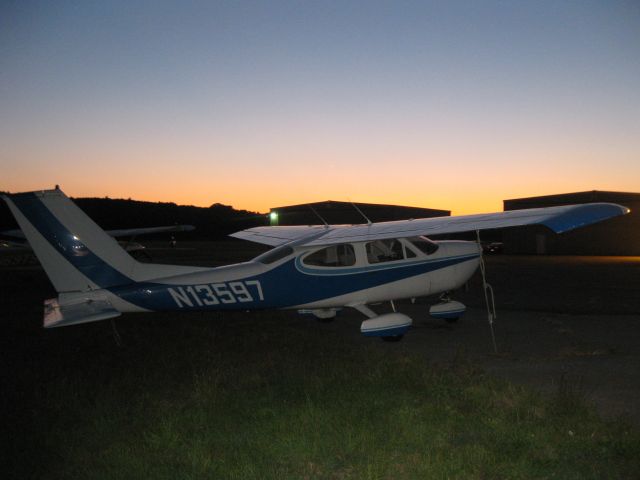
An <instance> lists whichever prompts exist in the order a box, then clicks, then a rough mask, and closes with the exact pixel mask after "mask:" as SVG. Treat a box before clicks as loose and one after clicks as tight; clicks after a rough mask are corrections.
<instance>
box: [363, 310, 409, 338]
mask: <svg viewBox="0 0 640 480" xmlns="http://www.w3.org/2000/svg"><path fill="white" fill-rule="evenodd" d="M412 324H413V321H412V320H411V318H410V317H408V316H407V315H405V314H403V313H386V314H384V315H379V316H377V317H375V318H371V319H369V320H365V321H364V322H362V325H361V326H360V332H361V333H362V334H363V335H364V336H365V337H400V336H402V335H404V334H405V333H407V330H409V328H411V325H412Z"/></svg>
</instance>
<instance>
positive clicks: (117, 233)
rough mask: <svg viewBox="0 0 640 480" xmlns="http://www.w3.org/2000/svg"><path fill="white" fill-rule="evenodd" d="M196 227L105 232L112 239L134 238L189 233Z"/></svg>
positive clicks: (144, 228)
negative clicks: (137, 236) (158, 234)
mask: <svg viewBox="0 0 640 480" xmlns="http://www.w3.org/2000/svg"><path fill="white" fill-rule="evenodd" d="M195 229H196V227H194V226H193V225H168V226H166V227H143V228H128V229H121V230H107V231H106V232H107V233H108V234H109V235H111V236H112V237H116V238H117V237H134V236H136V235H148V234H152V233H168V232H191V231H193V230H195Z"/></svg>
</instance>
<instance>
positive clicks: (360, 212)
mask: <svg viewBox="0 0 640 480" xmlns="http://www.w3.org/2000/svg"><path fill="white" fill-rule="evenodd" d="M351 205H353V208H355V209H356V210H357V211H358V213H359V214H360V215H362V216H363V217H364V219H365V220H366V221H367V225H371V223H373V222H371V220H369V219H368V218H367V216H366V215H365V214H364V213H362V210H360V209H359V208H358V206H357V205H356V204H355V203H353V202H351Z"/></svg>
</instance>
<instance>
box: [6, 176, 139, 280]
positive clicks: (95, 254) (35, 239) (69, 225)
mask: <svg viewBox="0 0 640 480" xmlns="http://www.w3.org/2000/svg"><path fill="white" fill-rule="evenodd" d="M4 199H5V200H6V202H7V204H8V205H9V208H10V209H11V212H12V213H13V215H14V216H15V218H16V220H17V221H18V224H19V225H20V228H21V229H22V231H23V232H24V234H25V236H26V238H27V240H28V241H29V243H30V245H31V247H32V248H33V250H34V252H35V254H36V256H37V257H38V260H40V263H41V264H42V266H43V268H44V269H45V271H46V273H47V275H48V276H49V279H50V280H51V283H53V286H54V287H55V289H56V290H57V291H58V292H77V291H87V290H96V289H100V288H109V287H114V286H118V285H127V284H129V283H132V280H131V276H132V274H133V271H134V269H135V266H136V263H137V262H136V261H135V260H134V259H133V258H132V257H131V256H130V255H129V254H128V253H127V252H125V251H124V250H123V249H122V248H121V247H120V246H119V245H118V243H117V242H116V241H115V240H114V239H113V238H112V237H110V236H109V235H108V234H107V233H105V232H104V231H103V230H102V229H101V228H100V227H99V226H98V225H96V223H95V222H93V220H91V219H90V218H89V217H88V216H87V215H86V214H85V213H84V212H83V211H82V210H81V209H80V208H78V207H77V206H76V205H75V204H74V203H73V202H72V201H71V200H70V199H69V198H68V197H67V196H66V195H65V194H64V193H63V192H62V191H61V190H59V189H57V188H56V189H55V190H44V191H39V192H28V193H18V194H14V195H9V196H5V197H4Z"/></svg>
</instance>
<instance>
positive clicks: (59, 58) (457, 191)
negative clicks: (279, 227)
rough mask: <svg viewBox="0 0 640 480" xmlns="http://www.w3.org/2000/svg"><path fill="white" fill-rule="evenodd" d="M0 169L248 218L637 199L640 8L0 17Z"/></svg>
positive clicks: (365, 8) (67, 6)
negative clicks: (315, 209)
mask: <svg viewBox="0 0 640 480" xmlns="http://www.w3.org/2000/svg"><path fill="white" fill-rule="evenodd" d="M0 167H1V170H0V171H1V174H0V190H8V191H12V192H17V191H25V190H34V189H43V188H51V187H53V186H54V185H55V184H60V186H61V187H62V189H63V190H64V191H65V192H66V193H67V194H69V195H71V196H99V197H102V196H109V197H112V198H129V197H130V198H134V199H139V200H151V201H173V202H176V203H179V204H194V205H200V206H208V205H210V204H212V203H215V202H220V203H225V204H229V205H233V206H234V207H236V208H243V209H249V210H254V211H266V210H268V208H269V207H274V206H280V205H286V204H299V203H304V202H313V201H321V200H327V199H332V200H351V201H359V202H374V203H392V204H406V205H412V206H423V207H431V208H443V209H451V210H453V212H454V213H455V214H463V213H479V212H483V211H499V210H502V200H503V199H505V198H515V197H525V196H534V195H545V194H553V193H564V192H571V191H582V190H594V189H597V190H617V191H633V192H640V2H638V1H636V0H628V1H615V0H611V1H590V0H584V1H573V2H564V1H558V0H555V1H535V2H531V1H521V2H520V1H442V2H429V1H416V2H404V1H385V2H380V1H369V2H348V1H337V2H330V1H313V2H312V1H291V2H278V1H260V2H244V1H238V2H232V1H228V2H216V1H175V2H166V1H123V2H119V1H105V2H87V1H73V2H72V1H56V2H51V1H42V2H37V1H17V0H15V1H5V2H1V3H0Z"/></svg>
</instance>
